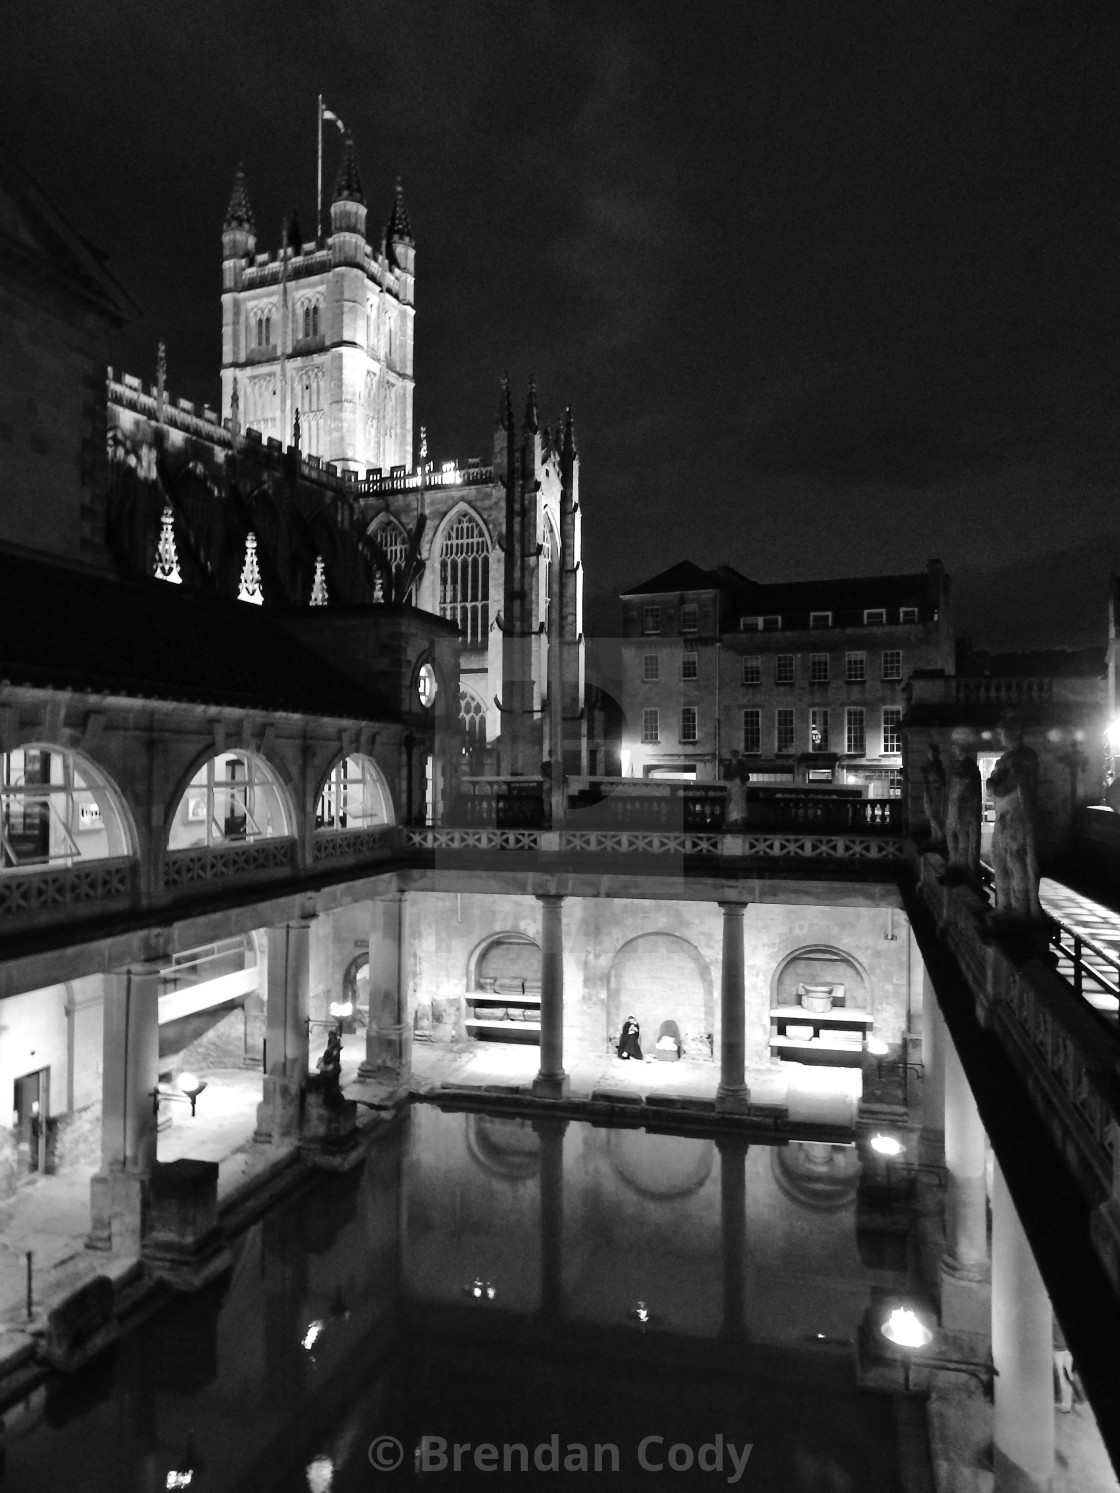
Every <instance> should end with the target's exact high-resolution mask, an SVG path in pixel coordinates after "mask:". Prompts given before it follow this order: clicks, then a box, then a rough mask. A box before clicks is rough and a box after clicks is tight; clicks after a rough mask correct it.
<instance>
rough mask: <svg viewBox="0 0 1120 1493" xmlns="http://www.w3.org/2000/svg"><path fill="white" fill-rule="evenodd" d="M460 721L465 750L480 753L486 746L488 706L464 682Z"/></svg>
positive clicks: (461, 691) (461, 687)
mask: <svg viewBox="0 0 1120 1493" xmlns="http://www.w3.org/2000/svg"><path fill="white" fill-rule="evenodd" d="M459 719H460V721H461V722H462V723H463V735H464V745H463V750H464V751H465V752H477V751H480V750H481V749H482V748H483V747H484V746H485V745H486V705H485V702H484V701H483V699H482V696H481V695H479V694H476V692H475V691H474V690H473V689H471V688H470V687H469V686H468V685H466V684H463V683H462V682H460V684H459Z"/></svg>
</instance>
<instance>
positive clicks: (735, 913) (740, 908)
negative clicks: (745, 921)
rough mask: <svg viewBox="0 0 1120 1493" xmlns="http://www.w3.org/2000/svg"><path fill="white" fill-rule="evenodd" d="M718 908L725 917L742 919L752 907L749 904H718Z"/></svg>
mask: <svg viewBox="0 0 1120 1493" xmlns="http://www.w3.org/2000/svg"><path fill="white" fill-rule="evenodd" d="M716 906H717V907H718V908H719V909H720V911H721V912H722V913H723V915H724V917H729V916H730V917H733V918H741V917H742V916H743V914H744V913H745V912H746V910H747V908H748V907H749V906H750V903H749V902H717V903H716Z"/></svg>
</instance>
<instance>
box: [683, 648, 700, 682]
mask: <svg viewBox="0 0 1120 1493" xmlns="http://www.w3.org/2000/svg"><path fill="white" fill-rule="evenodd" d="M698 673H699V657H698V655H697V654H695V653H682V654H681V678H682V679H695V678H696V676H697V674H698Z"/></svg>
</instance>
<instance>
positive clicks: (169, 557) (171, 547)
mask: <svg viewBox="0 0 1120 1493" xmlns="http://www.w3.org/2000/svg"><path fill="white" fill-rule="evenodd" d="M155 575H156V580H157V581H170V582H171V584H172V585H173V586H179V585H182V581H183V577H182V576H181V575H180V574H179V556H178V554H177V552H176V549H175V514H174V512H173V510H172V508H171V505H170V503H169V504H168V505H167V507H166V508H165V509H164V510H163V517H162V519H161V520H160V531H159V544H158V545H157V546H156V571H155Z"/></svg>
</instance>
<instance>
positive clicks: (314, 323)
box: [311, 306, 319, 337]
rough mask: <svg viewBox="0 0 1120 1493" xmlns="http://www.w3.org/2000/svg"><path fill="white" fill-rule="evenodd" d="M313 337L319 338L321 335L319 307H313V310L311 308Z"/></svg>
mask: <svg viewBox="0 0 1120 1493" xmlns="http://www.w3.org/2000/svg"><path fill="white" fill-rule="evenodd" d="M311 335H312V337H318V335H319V308H318V306H312V308H311Z"/></svg>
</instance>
